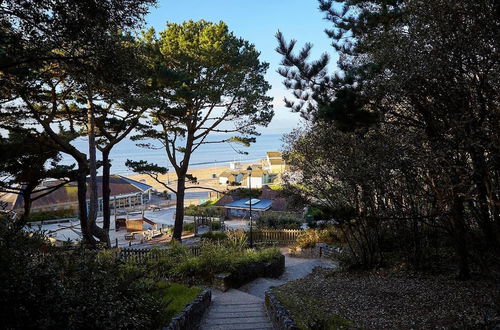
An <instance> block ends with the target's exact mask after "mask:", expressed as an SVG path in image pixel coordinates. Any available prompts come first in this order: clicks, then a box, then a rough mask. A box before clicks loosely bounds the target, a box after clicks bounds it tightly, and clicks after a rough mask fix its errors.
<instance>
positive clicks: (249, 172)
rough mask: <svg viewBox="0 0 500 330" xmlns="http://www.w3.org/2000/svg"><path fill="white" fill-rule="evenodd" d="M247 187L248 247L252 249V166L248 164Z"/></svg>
mask: <svg viewBox="0 0 500 330" xmlns="http://www.w3.org/2000/svg"><path fill="white" fill-rule="evenodd" d="M247 172H248V189H249V190H250V191H249V195H250V248H251V249H253V234H252V167H251V166H248V168H247Z"/></svg>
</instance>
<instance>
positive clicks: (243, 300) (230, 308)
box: [201, 250, 336, 330]
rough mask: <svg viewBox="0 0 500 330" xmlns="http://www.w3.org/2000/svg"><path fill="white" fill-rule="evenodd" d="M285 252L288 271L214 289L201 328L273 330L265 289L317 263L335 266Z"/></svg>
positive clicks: (322, 265)
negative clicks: (231, 287)
mask: <svg viewBox="0 0 500 330" xmlns="http://www.w3.org/2000/svg"><path fill="white" fill-rule="evenodd" d="M282 252H283V253H284V254H285V272H284V273H283V275H282V276H280V277H279V278H277V279H273V278H258V279H256V280H254V281H252V282H250V283H248V284H246V285H244V286H242V287H240V288H239V289H238V290H235V289H231V290H229V291H226V292H221V291H218V290H212V304H211V305H210V309H209V310H208V312H207V315H205V319H204V320H203V322H202V324H201V329H202V330H228V329H231V330H232V329H235V330H236V329H255V330H257V329H272V324H271V322H270V321H269V318H268V316H267V314H266V310H265V307H264V296H265V292H266V291H267V290H269V288H270V287H272V286H278V285H281V284H284V283H286V282H289V281H293V280H296V279H299V278H302V277H304V276H306V275H308V274H309V273H310V272H312V270H313V269H314V268H315V267H317V266H320V267H325V268H335V267H336V265H335V264H334V263H333V262H331V261H328V260H323V259H302V258H293V257H290V256H289V255H288V254H287V253H285V252H286V251H285V250H283V251H282Z"/></svg>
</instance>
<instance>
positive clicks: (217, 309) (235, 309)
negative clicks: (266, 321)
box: [210, 305, 264, 312]
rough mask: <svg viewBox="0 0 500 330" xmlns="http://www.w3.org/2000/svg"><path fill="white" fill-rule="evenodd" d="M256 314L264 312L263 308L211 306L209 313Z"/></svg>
mask: <svg viewBox="0 0 500 330" xmlns="http://www.w3.org/2000/svg"><path fill="white" fill-rule="evenodd" d="M212 311H213V312H258V311H264V306H262V305H261V306H238V307H230V306H212V307H211V308H210V312H212Z"/></svg>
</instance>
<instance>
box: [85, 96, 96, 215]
mask: <svg viewBox="0 0 500 330" xmlns="http://www.w3.org/2000/svg"><path fill="white" fill-rule="evenodd" d="M87 105H88V108H87V136H88V139H89V170H90V182H89V186H90V187H89V188H90V191H89V199H90V203H89V218H88V221H89V224H90V225H92V223H94V222H95V221H96V218H97V207H98V205H97V168H96V146H95V118H94V106H93V104H92V101H90V99H89V100H88V101H87Z"/></svg>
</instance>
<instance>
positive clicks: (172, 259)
mask: <svg viewBox="0 0 500 330" xmlns="http://www.w3.org/2000/svg"><path fill="white" fill-rule="evenodd" d="M226 242H227V241H226ZM186 251H187V249H186V248H179V247H176V251H170V252H169V254H168V255H166V256H162V257H161V258H159V260H158V261H151V262H150V263H149V267H150V269H151V270H152V271H155V272H156V271H157V270H158V269H161V270H162V271H163V272H164V273H163V274H160V276H163V277H168V278H170V279H173V280H175V281H181V282H184V283H189V284H191V283H199V282H200V281H203V282H206V283H207V282H210V281H211V279H212V278H213V275H215V274H218V273H230V272H233V271H235V270H236V269H238V268H239V267H243V266H245V265H248V264H250V263H253V262H270V261H272V260H275V259H276V258H278V257H279V256H280V255H281V253H280V252H279V250H278V249H277V248H268V249H262V250H250V249H248V250H245V249H234V248H232V247H231V246H228V245H227V244H222V243H214V242H210V241H205V242H203V243H202V245H201V252H200V255H199V256H197V257H193V256H190V255H186ZM175 253H179V255H176V254H175ZM156 265H159V266H156Z"/></svg>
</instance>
